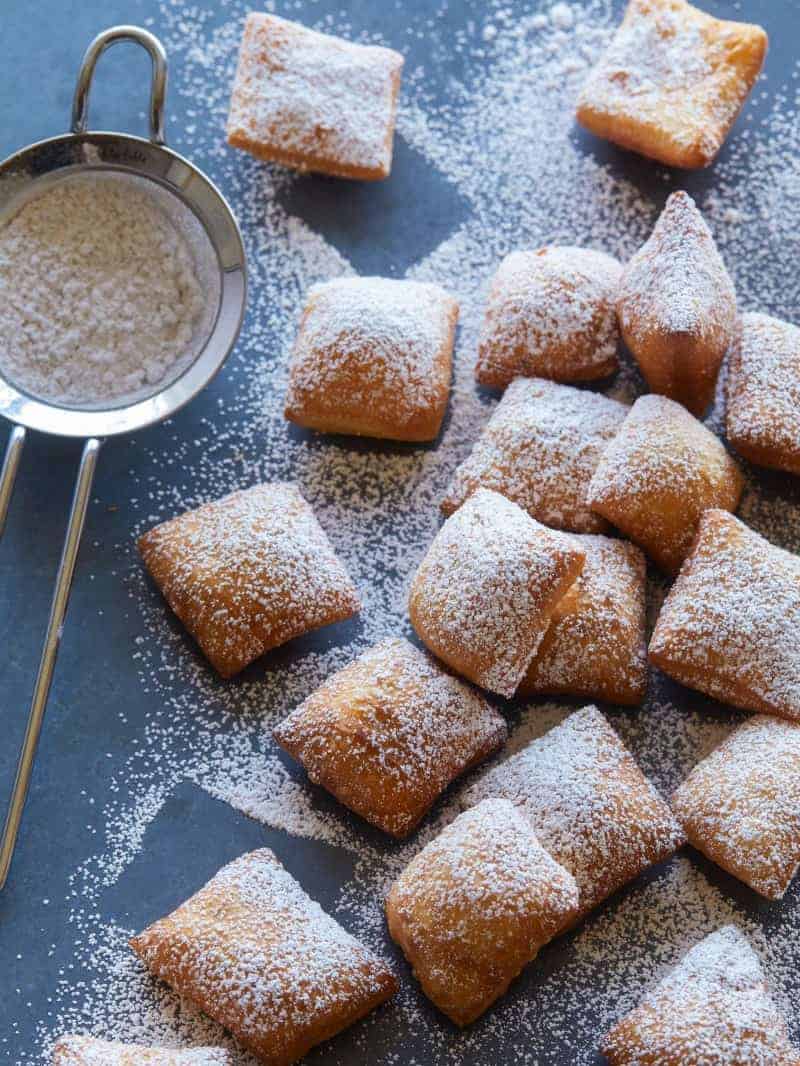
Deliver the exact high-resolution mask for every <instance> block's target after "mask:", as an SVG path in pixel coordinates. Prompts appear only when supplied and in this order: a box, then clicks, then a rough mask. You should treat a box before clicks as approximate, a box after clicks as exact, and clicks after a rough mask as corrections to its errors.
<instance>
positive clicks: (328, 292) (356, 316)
mask: <svg viewBox="0 0 800 1066" xmlns="http://www.w3.org/2000/svg"><path fill="white" fill-rule="evenodd" d="M457 318H458V304H457V303H456V301H455V300H454V299H453V298H452V296H450V295H448V293H446V292H445V291H444V289H441V288H439V286H438V285H430V284H428V283H426V282H421V281H396V280H391V279H388V278H337V279H336V280H335V281H328V282H325V283H324V284H322V285H314V286H313V287H312V288H311V290H310V292H309V294H308V297H307V300H306V305H305V310H304V311H303V316H302V319H301V322H300V329H299V331H298V334H297V339H296V341H295V345H294V351H293V353H292V359H291V364H290V368H289V389H288V393H287V396H286V406H285V409H284V414H285V416H286V418H288V419H289V420H290V421H292V422H296V423H297V424H298V425H301V426H307V427H308V428H309V429H316V430H321V431H322V432H324V433H352V434H357V435H359V436H365V437H388V438H391V439H393V440H407V441H426V440H434V439H435V438H436V436H438V433H439V429H440V428H441V424H442V419H443V418H444V413H445V411H446V409H447V395H448V392H449V389H450V376H451V372H452V363H453V340H454V337H455V330H456V319H457Z"/></svg>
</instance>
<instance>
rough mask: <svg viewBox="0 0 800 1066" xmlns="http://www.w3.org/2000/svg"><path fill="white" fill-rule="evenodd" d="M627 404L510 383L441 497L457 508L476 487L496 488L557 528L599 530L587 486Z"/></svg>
mask: <svg viewBox="0 0 800 1066" xmlns="http://www.w3.org/2000/svg"><path fill="white" fill-rule="evenodd" d="M627 413H628V408H627V407H626V405H625V404H622V403H617V401H616V400H610V399H608V397H607V396H603V395H601V394H600V393H599V392H589V391H588V390H585V389H574V388H571V387H570V386H569V385H557V384H555V382H552V381H545V380H543V379H541V378H517V379H516V380H515V381H512V382H511V384H510V385H509V386H508V388H507V389H506V391H505V392H504V393H503V396H502V397H501V399H500V403H499V404H498V405H497V407H496V408H495V410H494V413H493V414H492V417H491V418H490V419H489V422H488V424H487V426H486V428H485V429H484V431H483V433H482V434H481V436H480V438H479V440H478V441H477V443H476V444H475V447H474V448H473V449H472V452H471V453H470V455H469V458H468V459H467V460H466V462H464V463H462V464H461V466H459V467H458V469H457V470H456V472H455V474H454V475H453V480H452V481H451V482H450V486H449V488H448V490H447V495H446V496H445V498H444V500H443V501H442V511H443V512H444V513H445V514H446V515H449V514H452V513H453V511H455V510H456V509H457V508H458V507H460V506H461V504H462V503H463V502H464V500H466V498H467V497H468V496H469V495H471V493H473V492H474V491H475V489H477V488H484V489H493V490H494V491H495V492H499V493H500V494H501V496H505V497H506V498H507V499H509V500H513V501H514V503H517V504H519V506H520V507H522V508H523V510H525V511H527V512H528V514H529V515H530V516H531V518H535V519H536V520H537V521H539V522H542V523H543V524H544V525H546V526H551V527H553V528H554V529H565V530H572V531H574V532H576V533H601V532H603V531H604V530H606V529H607V528H608V523H607V522H606V521H605V519H603V518H601V517H600V515H597V514H595V513H594V512H593V511H591V510H590V509H589V505H588V503H587V502H586V490H587V489H588V487H589V482H590V481H591V478H592V474H593V473H594V471H595V467H596V466H597V463H598V460H599V459H600V456H601V455H602V452H603V449H604V448H605V446H606V445H607V444H608V442H609V441H610V440H611V438H612V437H613V436H614V434H615V433H616V432H617V430H618V429H619V427H620V425H621V424H622V421H623V419H624V418H625V415H626V414H627Z"/></svg>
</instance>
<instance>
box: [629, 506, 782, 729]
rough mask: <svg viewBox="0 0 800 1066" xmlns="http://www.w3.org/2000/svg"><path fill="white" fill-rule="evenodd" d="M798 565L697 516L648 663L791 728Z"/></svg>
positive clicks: (727, 524) (738, 530) (733, 525)
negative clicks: (785, 721) (697, 522)
mask: <svg viewBox="0 0 800 1066" xmlns="http://www.w3.org/2000/svg"><path fill="white" fill-rule="evenodd" d="M799 633H800V559H798V557H797V556H796V555H793V554H792V553H791V552H788V551H784V550H783V549H782V548H776V547H775V546H774V545H773V544H770V543H769V541H767V540H765V539H764V538H763V537H760V536H759V535H758V533H755V532H754V531H753V530H752V529H749V528H748V527H747V526H746V525H745V524H744V523H743V522H740V521H739V520H738V519H737V518H734V517H733V515H731V514H728V512H727V511H718V510H711V511H706V513H705V514H704V515H703V517H702V518H701V520H700V527H699V530H698V533H697V537H696V539H695V542H694V545H693V547H692V551H691V553H690V554H689V557H688V559H687V560H686V562H685V563H684V565H683V569H682V570H681V572H680V574H679V575H678V579H677V581H676V582H675V584H674V585H673V586H672V589H671V590H670V592H669V594H668V596H667V598H666V600H665V601H664V604H663V606H662V608H661V613H660V614H659V616H658V621H657V622H656V626H655V629H654V631H653V636H652V638H651V640H650V649H649V655H650V661H651V662H652V663H653V664H654V665H655V666H657V667H658V668H659V669H660V670H663V671H664V673H666V674H669V675H670V677H674V678H675V680H676V681H680V682H681V684H684V685H688V686H689V688H695V689H698V690H699V691H700V692H705V693H706V695H708V696H711V697H713V698H714V699H717V700H722V701H723V702H724V703H731V704H733V706H734V707H741V708H743V709H744V710H746V711H761V712H763V713H764V714H775V715H778V717H780V718H789V719H794V720H800V639H798V634H799Z"/></svg>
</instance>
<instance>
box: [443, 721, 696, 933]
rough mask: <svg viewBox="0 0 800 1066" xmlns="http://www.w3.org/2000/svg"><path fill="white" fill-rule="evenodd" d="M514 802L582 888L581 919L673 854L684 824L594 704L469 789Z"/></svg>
mask: <svg viewBox="0 0 800 1066" xmlns="http://www.w3.org/2000/svg"><path fill="white" fill-rule="evenodd" d="M492 797H494V798H499V799H506V800H510V801H511V802H512V803H515V804H516V805H517V806H518V807H519V809H520V811H521V812H522V814H523V815H524V816H525V818H526V819H527V820H528V821H529V822H530V824H531V825H532V827H533V831H534V832H535V834H536V836H537V838H538V839H539V841H540V842H541V844H542V847H544V848H546V849H547V851H548V852H549V853H550V854H551V855H552V856H553V858H554V859H555V860H556V862H559V863H561V865H562V866H563V867H565V868H566V869H567V870H569V872H570V873H571V874H572V876H573V877H574V878H575V881H576V882H577V884H578V888H579V889H580V893H581V900H580V910H579V912H578V914H577V915H576V920H579V919H580V918H583V917H584V916H585V915H587V914H588V913H589V911H591V910H593V909H594V908H595V907H597V906H598V905H599V904H600V903H602V902H603V900H604V899H606V898H607V897H608V896H610V895H611V894H612V893H613V892H616V891H617V889H619V888H622V886H623V885H625V884H627V883H628V882H629V881H632V880H633V879H634V878H635V877H638V875H639V874H640V873H642V872H643V871H644V870H646V869H647V868H648V867H649V866H652V865H654V864H655V863H657V862H661V861H662V860H663V859H666V858H668V857H669V856H670V855H672V854H673V852H675V851H676V850H677V849H678V848H679V847H680V846H681V845H682V844H683V843H684V840H685V837H684V834H683V831H682V829H681V827H680V826H679V824H678V822H677V821H676V819H675V818H674V816H673V814H672V811H671V810H670V809H669V807H668V806H667V804H666V803H665V802H664V800H663V799H662V798H661V796H659V794H658V792H657V791H656V790H655V788H654V787H653V786H652V785H651V783H650V782H649V781H648V780H647V778H646V777H645V776H644V774H643V773H642V771H641V770H640V769H639V767H638V766H637V765H636V762H635V761H634V759H633V756H632V755H631V754H630V752H629V751H628V749H627V748H626V747H625V745H624V744H623V743H622V741H621V740H620V739H619V737H618V736H617V734H616V732H615V731H614V730H613V729H612V728H611V726H610V725H609V723H608V722H607V721H606V719H605V717H604V716H603V715H602V714H601V713H600V711H598V709H597V708H596V707H584V708H583V710H580V711H575V712H574V713H573V714H570V715H569V717H568V718H566V719H565V720H564V721H563V722H562V723H561V724H560V725H557V726H555V728H553V729H551V730H550V731H549V732H548V733H545V735H544V736H542V737H539V738H538V739H536V740H533V741H531V743H530V744H528V746H527V747H525V748H523V749H522V751H520V752H517V754H515V755H512V756H511V757H510V758H509V759H507V760H506V761H505V762H502V763H500V765H499V766H496V767H493V768H492V769H491V770H489V771H488V773H487V774H485V775H484V777H483V778H481V779H480V780H479V781H478V782H476V784H474V785H473V786H472V787H471V788H469V789H468V790H467V791H466V792H465V794H464V797H463V799H464V803H465V804H467V805H469V804H473V803H480V802H481V801H483V800H485V799H487V798H492Z"/></svg>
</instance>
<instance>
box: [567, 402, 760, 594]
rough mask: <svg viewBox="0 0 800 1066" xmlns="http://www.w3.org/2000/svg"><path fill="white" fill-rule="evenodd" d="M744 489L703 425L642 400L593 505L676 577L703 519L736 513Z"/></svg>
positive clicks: (598, 479)
mask: <svg viewBox="0 0 800 1066" xmlns="http://www.w3.org/2000/svg"><path fill="white" fill-rule="evenodd" d="M743 487H744V480H743V478H742V475H741V473H740V471H739V468H738V467H737V465H736V463H735V462H734V461H733V459H731V457H730V456H729V455H728V453H727V452H726V451H725V448H724V446H723V444H722V442H721V441H720V440H719V439H718V438H717V437H715V436H714V434H713V433H712V432H711V431H710V430H709V429H706V427H705V426H704V425H703V424H702V422H698V420H697V419H696V418H694V417H693V416H692V415H690V414H689V412H688V411H687V410H686V409H685V408H684V407H681V405H680V404H678V403H674V402H673V401H672V400H668V399H667V398H666V397H665V396H640V397H639V399H638V400H637V401H636V403H635V404H634V405H633V407H632V408H631V411H630V414H629V415H628V417H627V418H626V419H625V421H624V422H623V423H622V427H621V429H620V431H619V433H618V434H617V435H616V437H615V438H614V439H613V440H612V442H611V443H610V444H609V446H608V447H607V448H606V450H605V452H604V453H603V456H602V458H601V459H600V462H599V463H598V465H597V470H596V471H595V473H594V477H593V478H592V480H591V483H590V485H589V491H588V499H589V505H590V506H591V508H592V510H594V511H597V513H598V514H601V515H602V516H603V517H604V518H607V519H608V520H609V522H613V523H614V525H615V526H616V527H617V528H618V529H620V530H622V532H623V533H624V534H625V536H627V537H630V539H631V540H633V541H635V542H636V543H637V544H639V545H640V546H641V547H642V548H644V550H645V551H646V552H647V554H648V555H649V556H650V557H651V559H653V560H654V561H655V562H656V563H658V565H659V566H660V567H661V569H662V570H664V571H666V573H668V574H674V573H676V572H677V571H678V569H679V567H680V565H681V563H682V562H683V560H684V559H685V558H686V555H687V553H688V551H689V548H690V547H691V544H692V540H693V539H694V535H695V533H696V532H697V524H698V522H699V520H700V516H701V514H702V513H703V511H705V510H706V509H707V508H709V507H719V508H724V509H725V510H728V511H735V510H736V508H737V507H738V506H739V499H740V497H741V494H742V488H743Z"/></svg>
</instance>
